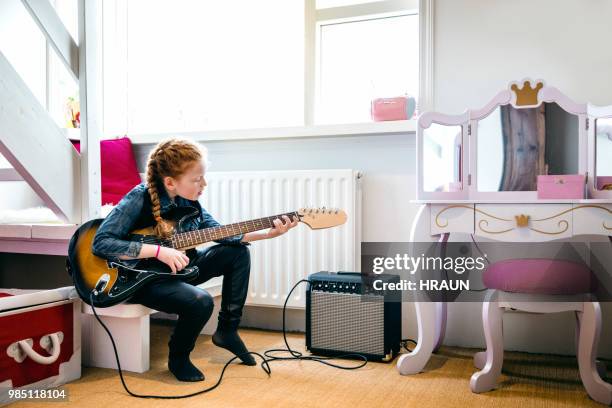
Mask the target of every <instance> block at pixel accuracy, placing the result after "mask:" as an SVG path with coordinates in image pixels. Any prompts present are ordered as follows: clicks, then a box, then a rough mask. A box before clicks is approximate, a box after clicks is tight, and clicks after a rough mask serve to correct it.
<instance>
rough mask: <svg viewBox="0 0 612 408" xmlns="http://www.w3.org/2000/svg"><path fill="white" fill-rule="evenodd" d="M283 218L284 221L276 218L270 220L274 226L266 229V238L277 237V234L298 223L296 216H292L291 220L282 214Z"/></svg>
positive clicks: (281, 233)
mask: <svg viewBox="0 0 612 408" xmlns="http://www.w3.org/2000/svg"><path fill="white" fill-rule="evenodd" d="M283 220H284V222H283V221H281V220H280V219H278V218H277V219H275V220H274V221H272V223H273V224H274V228H270V229H269V230H268V233H267V234H266V238H274V237H278V236H279V235H283V234H284V233H285V232H287V231H289V230H290V229H291V228H293V227H295V226H296V225H298V222H299V219H298V218H297V217H293V221H291V220H290V219H289V217H287V216H286V215H283Z"/></svg>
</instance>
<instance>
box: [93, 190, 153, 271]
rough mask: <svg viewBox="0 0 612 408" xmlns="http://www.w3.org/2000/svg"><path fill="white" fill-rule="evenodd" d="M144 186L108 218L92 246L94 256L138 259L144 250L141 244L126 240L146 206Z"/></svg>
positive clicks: (123, 201)
mask: <svg viewBox="0 0 612 408" xmlns="http://www.w3.org/2000/svg"><path fill="white" fill-rule="evenodd" d="M143 191H144V190H143V187H142V185H139V186H136V187H135V188H133V189H132V191H130V192H129V193H128V194H127V195H126V196H125V197H123V199H121V201H119V203H118V204H117V206H116V207H115V208H113V210H112V211H111V212H110V214H108V215H107V216H106V218H105V219H104V221H103V222H102V224H100V227H98V230H97V231H96V235H95V237H94V240H93V244H92V252H93V253H94V255H96V256H99V257H102V258H106V259H118V257H119V256H121V255H127V256H129V257H132V258H136V257H137V256H138V254H139V253H140V250H141V248H142V243H141V242H136V241H128V240H126V239H125V238H126V237H127V235H128V234H129V232H130V231H131V230H132V229H133V226H134V224H135V223H136V220H137V219H138V217H139V216H140V213H141V212H142V209H143V205H144V197H143Z"/></svg>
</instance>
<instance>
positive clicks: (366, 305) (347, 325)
mask: <svg viewBox="0 0 612 408" xmlns="http://www.w3.org/2000/svg"><path fill="white" fill-rule="evenodd" d="M376 279H377V280H378V279H380V280H382V281H383V282H399V277H398V276H394V275H384V274H383V275H377V276H376ZM308 280H309V282H310V285H309V288H308V290H307V292H306V348H307V349H308V350H309V351H310V352H311V353H313V354H320V355H325V356H338V355H341V354H361V355H363V356H365V357H367V359H368V360H376V361H385V362H388V361H391V360H393V358H394V357H395V356H396V354H397V353H398V352H399V349H400V341H401V324H402V304H401V300H398V297H397V296H394V297H393V299H392V298H391V295H388V294H382V293H381V292H378V291H373V290H367V288H366V287H365V286H367V285H363V282H362V277H361V274H360V273H359V272H338V273H330V272H317V273H314V274H311V275H310V276H309V277H308ZM364 292H365V293H364Z"/></svg>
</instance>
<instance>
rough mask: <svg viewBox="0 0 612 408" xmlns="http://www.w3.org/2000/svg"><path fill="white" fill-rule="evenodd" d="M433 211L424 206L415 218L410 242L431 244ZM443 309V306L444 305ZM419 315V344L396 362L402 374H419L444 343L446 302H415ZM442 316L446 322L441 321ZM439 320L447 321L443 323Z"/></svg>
mask: <svg viewBox="0 0 612 408" xmlns="http://www.w3.org/2000/svg"><path fill="white" fill-rule="evenodd" d="M429 210H430V208H429V206H428V205H425V204H424V205H422V206H421V208H419V211H418V213H417V215H416V217H415V220H414V222H413V224H412V228H411V231H410V242H428V241H432V236H431V235H430V234H429V231H430V226H429V222H430V212H429ZM446 240H448V234H443V235H442V236H441V237H440V241H441V242H446ZM442 304H443V305H444V306H441V305H442ZM415 309H416V315H417V328H418V332H419V334H418V336H417V345H416V347H415V348H414V350H413V351H412V352H410V353H408V354H402V355H401V356H400V357H399V359H398V361H397V370H398V371H399V372H400V374H402V375H407V374H417V373H419V372H421V371H423V368H424V367H425V365H426V364H427V362H428V361H429V358H430V357H431V354H432V352H433V351H434V348H436V346H437V344H438V343H441V342H442V339H443V338H444V332H445V329H446V303H443V302H439V303H436V302H431V301H427V302H418V301H417V302H415ZM441 317H443V319H441ZM440 320H444V322H443V324H440V322H439V321H440Z"/></svg>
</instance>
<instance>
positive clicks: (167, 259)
mask: <svg viewBox="0 0 612 408" xmlns="http://www.w3.org/2000/svg"><path fill="white" fill-rule="evenodd" d="M157 259H159V260H160V261H162V262H163V263H165V264H166V265H168V266H169V267H170V269H171V270H172V273H173V274H175V273H176V272H178V271H180V270H182V269H183V268H184V267H186V266H187V265H188V264H189V257H188V256H187V255H185V254H184V253H182V252H181V251H178V250H176V249H174V248H168V247H160V248H159V254H157Z"/></svg>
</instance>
